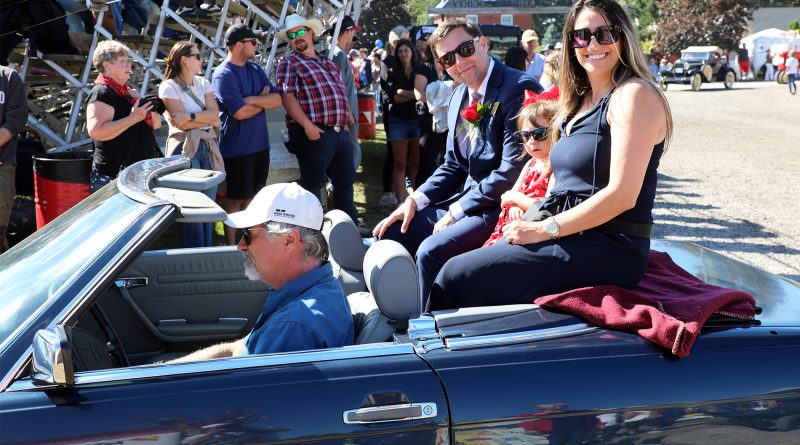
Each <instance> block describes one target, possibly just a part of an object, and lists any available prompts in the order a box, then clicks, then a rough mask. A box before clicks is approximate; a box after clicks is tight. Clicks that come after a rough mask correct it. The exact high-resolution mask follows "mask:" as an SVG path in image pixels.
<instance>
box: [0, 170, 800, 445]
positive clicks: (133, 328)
mask: <svg viewBox="0 0 800 445" xmlns="http://www.w3.org/2000/svg"><path fill="white" fill-rule="evenodd" d="M188 168H189V161H188V160H185V159H183V158H180V157H173V158H167V159H159V160H149V161H143V162H140V163H138V164H135V165H133V166H131V167H129V168H128V169H126V170H125V171H123V172H122V173H121V175H120V177H119V178H118V179H117V180H116V181H114V182H112V183H111V184H109V185H108V186H106V187H105V188H103V189H102V190H100V191H98V192H97V193H95V194H93V195H92V196H90V197H89V198H87V199H86V200H84V201H83V202H81V203H80V204H78V205H77V206H76V207H74V208H72V209H71V210H69V211H68V212H67V213H65V214H64V215H62V216H60V217H59V218H57V219H56V220H54V221H53V222H51V223H50V224H48V225H47V226H45V227H44V228H43V229H41V230H39V231H37V232H36V233H35V234H33V235H32V236H30V237H29V238H27V239H26V240H24V241H23V242H21V243H20V244H18V245H16V246H15V247H13V248H12V249H11V250H9V251H8V252H6V253H5V254H3V255H2V256H0V307H2V308H3V310H2V311H1V312H0V442H2V443H3V444H5V445H12V444H53V443H58V444H108V443H115V444H140V443H151V444H252V443H281V444H289V443H298V444H300V443H302V444H310V443H314V444H403V445H406V444H431V445H434V444H460V443H465V444H466V443H493V444H504V443H505V444H512V443H520V444H521V443H525V444H533V443H540V444H566V443H570V444H579V443H683V444H692V443H694V444H730V443H798V442H800V374H798V360H799V359H798V357H800V289H799V288H798V284H797V283H794V282H792V281H790V280H787V279H784V278H781V277H779V276H775V275H771V274H769V273H766V272H764V271H762V270H759V269H756V268H754V267H752V266H749V265H746V264H744V263H741V262H738V261H735V260H732V259H730V258H726V257H724V256H722V255H720V254H717V253H714V252H712V251H710V250H707V249H704V248H701V247H699V246H697V245H694V244H690V243H685V242H675V241H654V242H653V247H654V248H655V249H657V250H663V251H668V252H669V253H670V255H672V257H673V259H674V260H675V261H676V262H677V263H679V264H680V265H681V266H682V267H684V268H685V269H686V270H688V271H690V272H691V273H693V274H695V275H696V276H698V277H700V278H702V279H704V280H706V281H709V282H713V283H716V284H720V285H725V286H730V287H736V288H740V289H743V290H746V291H748V292H750V293H752V294H753V295H754V296H755V297H756V300H757V303H758V305H759V306H760V307H761V308H762V311H761V312H760V314H759V315H758V316H757V317H756V320H754V321H730V320H716V321H710V322H709V323H707V324H706V326H705V327H704V328H703V331H702V335H700V336H699V338H698V339H697V341H696V343H695V344H694V346H693V350H692V353H691V354H690V355H689V356H688V357H686V358H683V359H677V358H675V357H674V356H672V355H671V354H670V352H669V351H666V350H663V349H660V348H658V347H656V346H654V345H653V344H651V343H649V342H648V341H646V340H643V339H642V338H641V337H639V336H637V335H634V334H631V333H625V332H618V331H612V330H607V329H601V328H598V327H594V326H589V325H587V324H585V323H584V322H583V321H582V320H580V319H577V318H575V317H573V316H570V315H566V314H562V313H555V312H551V311H547V310H544V309H541V308H539V307H537V306H535V305H515V306H499V307H487V308H469V309H461V310H456V311H442V312H435V313H423V314H422V315H419V316H417V315H416V314H414V316H413V317H411V319H410V320H409V321H408V323H405V319H408V318H409V316H410V315H411V314H410V313H409V309H408V308H418V296H417V294H416V291H415V289H416V283H415V282H414V279H413V277H412V278H410V279H409V278H408V277H407V276H406V275H403V273H404V271H406V272H407V271H409V270H410V271H411V272H412V273H414V267H413V261H411V258H410V257H409V256H408V254H407V253H405V256H403V255H402V254H399V253H398V252H394V253H392V256H391V258H397V259H398V261H395V262H393V263H391V261H389V260H386V261H384V262H382V261H376V259H375V258H374V256H373V255H372V253H373V251H374V250H378V251H380V249H377V247H378V246H381V243H383V242H382V241H381V242H379V243H376V244H375V245H373V247H372V248H371V249H370V250H369V251H368V252H367V253H366V256H365V259H364V265H365V267H366V269H365V270H363V273H364V276H365V277H366V280H367V284H369V289H370V290H371V291H372V293H373V294H372V295H370V294H356V295H355V296H356V300H358V302H360V303H358V304H355V303H356V301H355V300H353V301H354V304H353V310H354V312H355V314H354V319H357V323H356V325H357V326H358V330H359V332H357V335H358V341H357V344H355V345H352V346H347V347H341V348H336V349H328V350H313V351H298V352H293V353H282V354H268V355H256V356H243V357H234V358H226V359H217V360H209V361H205V362H196V363H182V364H173V363H163V362H162V360H164V359H169V358H170V357H175V356H177V355H179V354H184V353H186V352H188V351H191V350H194V349H196V348H199V347H201V346H204V345H209V344H213V343H217V342H222V341H228V340H231V339H235V338H239V337H241V336H243V335H245V334H246V333H247V332H249V330H250V328H251V326H252V325H253V323H254V321H255V318H256V316H257V314H258V313H259V309H260V307H261V306H262V305H263V303H264V301H265V300H266V298H267V296H268V293H269V289H268V288H267V286H265V285H263V284H261V283H257V282H252V281H248V280H247V279H246V278H245V276H244V273H243V267H242V259H241V256H240V255H239V253H238V252H237V251H236V250H235V249H234V248H233V247H222V246H221V247H213V248H198V249H167V250H148V247H149V246H150V245H151V244H152V243H153V242H154V240H156V239H157V238H159V237H160V236H161V235H162V234H163V233H164V232H165V231H167V230H168V229H169V228H170V226H172V225H173V224H174V223H175V222H176V221H195V222H198V221H210V220H215V221H219V220H222V219H224V218H225V214H224V212H222V210H221V209H220V208H219V207H218V206H217V205H216V204H215V203H213V202H212V201H210V200H207V199H204V195H202V193H199V192H197V191H196V190H202V188H203V187H207V186H208V185H209V184H211V183H214V182H215V181H219V180H220V177H219V175H217V174H215V173H212V172H207V171H198V170H188ZM353 230H356V231H357V229H355V228H354V229H353ZM386 243H392V242H391V241H387V242H386ZM332 244H333V243H332ZM382 245H383V246H387V245H388V246H391V244H382ZM389 250H391V248H390V249H389ZM379 253H380V252H379ZM387 258H389V257H387ZM390 263H391V264H392V266H391V267H389V264H390ZM384 279H385V280H387V282H386V283H383V284H379V283H377V282H376V280H378V281H380V280H384ZM498 292H502V284H498ZM403 308H405V309H403ZM412 312H413V311H412ZM387 328H388V329H389V330H388V331H386V330H385V329H387ZM381 329H383V331H382V330H381Z"/></svg>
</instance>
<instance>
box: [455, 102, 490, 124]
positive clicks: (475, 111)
mask: <svg viewBox="0 0 800 445" xmlns="http://www.w3.org/2000/svg"><path fill="white" fill-rule="evenodd" d="M491 108H492V103H491V102H488V103H485V104H481V103H478V102H473V103H472V105H470V106H468V107H467V108H464V109H463V110H462V111H461V118H462V119H464V120H465V121H467V122H469V123H470V124H472V125H473V126H475V127H477V126H478V125H480V123H481V119H483V115H484V114H486V112H487V111H489V110H490V109H491Z"/></svg>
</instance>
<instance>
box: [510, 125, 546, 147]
mask: <svg viewBox="0 0 800 445" xmlns="http://www.w3.org/2000/svg"><path fill="white" fill-rule="evenodd" d="M549 135H550V129H549V128H534V129H533V130H527V131H517V132H515V133H514V140H515V141H517V142H519V143H520V144H525V143H527V142H528V140H530V139H531V138H533V140H534V141H539V142H542V141H545V140H547V136H549Z"/></svg>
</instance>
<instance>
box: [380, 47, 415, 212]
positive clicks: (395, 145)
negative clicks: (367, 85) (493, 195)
mask: <svg viewBox="0 0 800 445" xmlns="http://www.w3.org/2000/svg"><path fill="white" fill-rule="evenodd" d="M393 58H394V60H393V61H392V66H391V68H390V69H389V75H388V76H387V78H386V81H385V82H383V85H382V87H383V91H384V94H385V95H386V97H387V102H388V103H389V108H388V110H387V111H386V113H385V116H386V117H387V119H388V120H389V128H388V134H387V135H386V136H387V139H388V140H389V142H390V143H391V144H392V153H393V154H394V173H393V176H392V184H393V186H394V192H395V194H396V195H397V202H403V201H405V199H406V198H407V197H408V192H407V191H406V183H405V178H406V162H407V161H408V167H409V170H410V172H409V173H410V174H409V177H410V178H411V186H412V187H416V183H415V179H416V176H417V170H418V169H419V137H420V126H419V115H418V114H417V110H416V97H415V96H414V76H415V72H416V68H417V66H418V65H419V53H417V49H416V48H415V47H414V44H413V43H411V41H410V40H408V39H401V40H399V41H398V42H397V46H396V47H395V51H394V56H393Z"/></svg>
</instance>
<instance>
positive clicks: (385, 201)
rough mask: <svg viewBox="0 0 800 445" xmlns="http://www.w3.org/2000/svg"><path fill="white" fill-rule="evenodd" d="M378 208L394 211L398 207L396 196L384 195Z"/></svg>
mask: <svg viewBox="0 0 800 445" xmlns="http://www.w3.org/2000/svg"><path fill="white" fill-rule="evenodd" d="M378 206H380V207H384V208H389V209H394V208H395V207H397V198H396V197H395V196H394V194H389V195H383V196H381V199H380V200H379V201H378Z"/></svg>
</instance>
